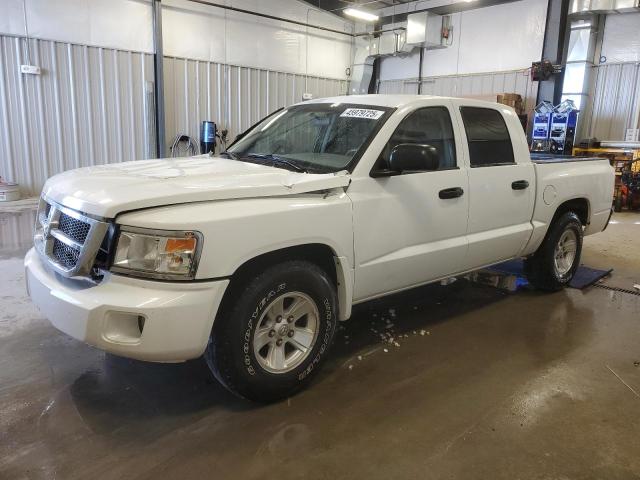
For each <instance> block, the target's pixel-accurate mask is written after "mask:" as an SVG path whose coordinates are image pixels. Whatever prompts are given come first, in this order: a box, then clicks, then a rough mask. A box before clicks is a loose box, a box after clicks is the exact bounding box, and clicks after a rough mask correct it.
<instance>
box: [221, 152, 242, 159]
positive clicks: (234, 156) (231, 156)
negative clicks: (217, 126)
mask: <svg viewBox="0 0 640 480" xmlns="http://www.w3.org/2000/svg"><path fill="white" fill-rule="evenodd" d="M218 156H219V157H226V158H230V159H231V160H238V158H239V157H238V155H236V154H235V153H231V152H222V153H221V154H220V155H218Z"/></svg>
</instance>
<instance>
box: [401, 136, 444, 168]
mask: <svg viewBox="0 0 640 480" xmlns="http://www.w3.org/2000/svg"><path fill="white" fill-rule="evenodd" d="M439 167H440V159H439V158H438V150H437V149H436V147H434V146H432V145H426V144H416V143H401V144H399V145H396V146H395V147H394V148H393V150H391V155H389V168H390V170H392V171H394V172H400V173H401V172H406V171H413V172H423V171H427V172H428V171H433V170H438V168H439Z"/></svg>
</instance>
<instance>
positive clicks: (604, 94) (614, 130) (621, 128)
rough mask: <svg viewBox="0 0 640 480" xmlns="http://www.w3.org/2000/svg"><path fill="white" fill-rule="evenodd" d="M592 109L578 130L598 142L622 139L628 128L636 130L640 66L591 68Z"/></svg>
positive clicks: (621, 65)
mask: <svg viewBox="0 0 640 480" xmlns="http://www.w3.org/2000/svg"><path fill="white" fill-rule="evenodd" d="M594 68H595V69H596V71H597V73H596V80H595V83H594V92H593V96H592V97H591V98H592V99H593V108H592V109H591V113H590V115H589V118H588V119H583V120H582V121H583V122H584V123H582V126H581V131H582V132H584V134H585V136H587V137H595V138H598V139H599V140H624V137H625V132H626V130H627V129H628V128H639V125H638V122H639V112H640V64H639V63H635V62H634V63H618V64H610V65H607V64H604V65H598V66H596V67H594Z"/></svg>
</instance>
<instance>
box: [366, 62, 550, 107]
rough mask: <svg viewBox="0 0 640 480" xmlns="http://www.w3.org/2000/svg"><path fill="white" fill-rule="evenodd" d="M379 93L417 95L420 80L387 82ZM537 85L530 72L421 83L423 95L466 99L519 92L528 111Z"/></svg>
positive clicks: (463, 77) (442, 78) (502, 73)
mask: <svg viewBox="0 0 640 480" xmlns="http://www.w3.org/2000/svg"><path fill="white" fill-rule="evenodd" d="M378 91H379V93H403V94H416V93H418V79H417V78H411V79H406V80H384V81H381V82H380V84H379V88H378ZM537 92H538V85H537V83H536V82H532V81H531V77H530V75H529V69H523V70H512V71H508V72H492V73H479V74H471V75H445V76H440V77H427V78H423V80H422V94H424V95H439V96H444V97H467V98H478V99H484V100H492V101H495V100H496V95H497V94H499V93H518V94H520V95H521V96H522V98H523V99H524V100H525V110H529V109H531V108H533V107H534V106H535V101H536V95H537Z"/></svg>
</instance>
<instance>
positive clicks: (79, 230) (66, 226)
mask: <svg viewBox="0 0 640 480" xmlns="http://www.w3.org/2000/svg"><path fill="white" fill-rule="evenodd" d="M58 230H60V231H61V232H62V233H64V234H65V235H66V236H67V237H69V238H71V239H72V240H75V241H76V242H78V243H84V242H85V240H86V239H87V235H89V230H91V225H90V224H88V223H85V222H83V221H82V220H76V219H75V218H73V217H70V216H69V215H67V214H64V213H63V214H61V215H60V220H59V223H58Z"/></svg>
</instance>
